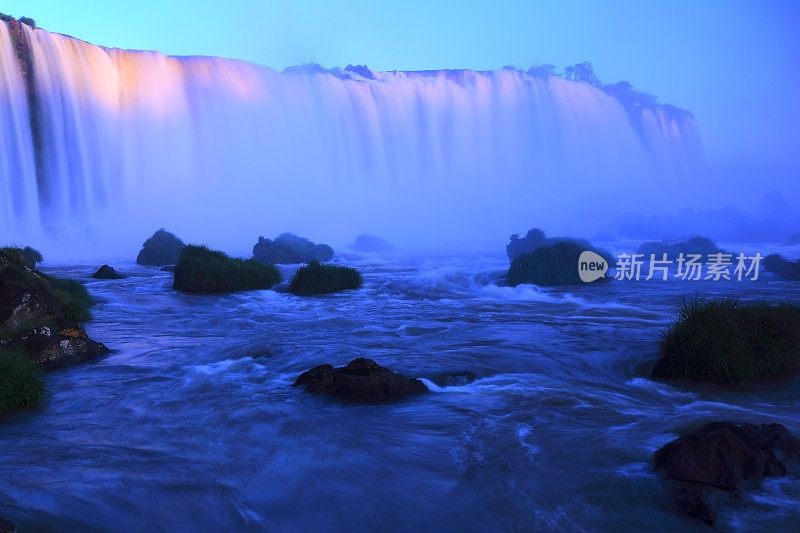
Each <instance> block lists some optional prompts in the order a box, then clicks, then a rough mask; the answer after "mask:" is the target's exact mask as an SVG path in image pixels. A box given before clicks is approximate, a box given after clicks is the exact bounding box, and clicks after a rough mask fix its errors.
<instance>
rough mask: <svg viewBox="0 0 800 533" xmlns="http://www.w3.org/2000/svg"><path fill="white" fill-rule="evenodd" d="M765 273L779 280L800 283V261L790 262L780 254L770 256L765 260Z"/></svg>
mask: <svg viewBox="0 0 800 533" xmlns="http://www.w3.org/2000/svg"><path fill="white" fill-rule="evenodd" d="M764 271H765V272H769V273H771V274H775V275H776V276H778V277H779V278H783V279H788V280H790V281H800V260H798V261H789V260H788V259H785V258H784V257H783V256H782V255H780V254H769V255H768V256H767V257H765V258H764Z"/></svg>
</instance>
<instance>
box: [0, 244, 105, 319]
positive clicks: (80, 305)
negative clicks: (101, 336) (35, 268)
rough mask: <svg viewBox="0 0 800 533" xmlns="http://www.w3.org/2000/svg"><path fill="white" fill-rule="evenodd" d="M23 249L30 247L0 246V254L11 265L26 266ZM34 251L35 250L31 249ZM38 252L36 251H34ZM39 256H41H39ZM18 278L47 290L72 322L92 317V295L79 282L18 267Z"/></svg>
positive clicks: (23, 282) (24, 283)
mask: <svg viewBox="0 0 800 533" xmlns="http://www.w3.org/2000/svg"><path fill="white" fill-rule="evenodd" d="M25 250H33V249H32V248H28V247H26V248H18V247H5V248H0V256H1V257H2V259H5V260H6V261H8V262H9V263H11V264H12V265H17V266H19V267H23V266H28V265H27V263H26V260H25ZM33 251H34V252H35V250H33ZM36 253H37V254H38V252H36ZM40 257H41V256H40ZM18 275H19V276H20V279H19V280H18V281H17V282H13V283H20V284H23V285H27V286H31V287H40V288H42V289H45V290H47V291H48V292H49V293H50V294H51V296H52V298H53V299H55V301H56V302H57V303H58V304H59V305H60V306H61V307H62V308H63V314H64V317H65V318H66V319H67V320H71V321H73V322H85V321H87V320H90V319H91V318H92V313H91V307H92V305H93V303H94V302H93V301H92V297H91V296H90V295H89V291H87V290H86V287H84V286H83V285H82V284H81V283H78V282H77V281H73V280H69V279H62V278H56V277H53V276H47V275H45V274H42V273H41V272H30V271H26V270H24V269H19V274H18Z"/></svg>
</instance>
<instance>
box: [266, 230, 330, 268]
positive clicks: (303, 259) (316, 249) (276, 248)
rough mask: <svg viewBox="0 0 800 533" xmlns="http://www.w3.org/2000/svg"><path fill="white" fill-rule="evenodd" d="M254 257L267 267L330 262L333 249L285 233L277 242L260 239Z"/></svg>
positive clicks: (279, 236)
mask: <svg viewBox="0 0 800 533" xmlns="http://www.w3.org/2000/svg"><path fill="white" fill-rule="evenodd" d="M253 257H254V258H255V259H256V260H258V261H261V262H262V263H264V264H266V265H285V264H297V263H307V262H309V261H315V260H316V261H330V260H331V259H333V248H331V247H330V246H328V245H327V244H315V243H313V242H311V241H309V240H308V239H305V238H303V237H298V236H297V235H294V234H292V233H283V234H281V235H278V237H277V238H276V239H275V240H271V239H265V238H264V237H259V238H258V242H257V243H256V244H255V246H253Z"/></svg>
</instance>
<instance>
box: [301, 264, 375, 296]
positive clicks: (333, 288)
mask: <svg viewBox="0 0 800 533" xmlns="http://www.w3.org/2000/svg"><path fill="white" fill-rule="evenodd" d="M362 283H363V280H362V278H361V274H360V273H359V272H358V270H356V269H355V268H352V267H348V266H342V265H330V264H323V263H320V262H319V261H311V262H310V263H309V264H308V265H306V266H304V267H300V269H299V270H298V271H297V272H296V273H295V275H294V277H292V281H291V282H290V283H289V292H291V293H292V294H296V295H298V296H308V295H312V294H329V293H332V292H337V291H344V290H348V289H358V288H360V287H361V285H362Z"/></svg>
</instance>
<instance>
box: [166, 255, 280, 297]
mask: <svg viewBox="0 0 800 533" xmlns="http://www.w3.org/2000/svg"><path fill="white" fill-rule="evenodd" d="M280 280H281V275H280V272H278V269H277V268H275V267H274V266H273V265H264V264H262V263H259V262H258V261H256V260H255V259H235V258H231V257H228V256H227V255H225V254H224V253H222V252H218V251H215V250H209V249H208V248H207V247H205V246H193V245H190V246H187V247H186V248H184V249H183V252H182V253H181V257H180V260H179V261H178V264H177V265H176V266H175V279H174V282H173V286H172V287H173V289H175V290H178V291H183V292H189V293H194V294H211V293H220V292H236V291H252V290H260V289H269V288H270V287H272V286H273V285H275V284H276V283H280Z"/></svg>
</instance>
